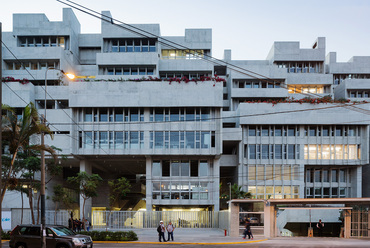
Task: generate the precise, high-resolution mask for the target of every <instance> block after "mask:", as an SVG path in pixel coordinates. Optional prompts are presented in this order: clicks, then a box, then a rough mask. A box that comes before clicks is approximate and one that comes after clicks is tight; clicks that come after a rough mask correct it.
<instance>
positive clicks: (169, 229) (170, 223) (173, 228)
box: [166, 221, 175, 241]
mask: <svg viewBox="0 0 370 248" xmlns="http://www.w3.org/2000/svg"><path fill="white" fill-rule="evenodd" d="M166 229H167V233H168V239H167V241H170V237H171V239H172V241H173V231H174V230H175V227H174V226H173V225H172V222H171V221H170V222H169V223H168V225H167V227H166Z"/></svg>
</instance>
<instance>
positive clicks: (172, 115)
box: [149, 108, 213, 122]
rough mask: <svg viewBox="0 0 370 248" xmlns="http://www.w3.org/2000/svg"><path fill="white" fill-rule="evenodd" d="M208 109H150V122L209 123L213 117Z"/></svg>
mask: <svg viewBox="0 0 370 248" xmlns="http://www.w3.org/2000/svg"><path fill="white" fill-rule="evenodd" d="M212 114H213V112H212V111H211V109H210V108H152V109H151V110H150V117H149V120H150V121H154V122H167V121H171V122H175V121H210V120H211V118H212V117H213V115H212Z"/></svg>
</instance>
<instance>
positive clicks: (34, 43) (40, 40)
mask: <svg viewBox="0 0 370 248" xmlns="http://www.w3.org/2000/svg"><path fill="white" fill-rule="evenodd" d="M18 40H19V43H18V44H19V46H20V47H50V46H51V47H62V48H64V49H69V47H68V42H69V37H68V36H34V37H27V36H18Z"/></svg>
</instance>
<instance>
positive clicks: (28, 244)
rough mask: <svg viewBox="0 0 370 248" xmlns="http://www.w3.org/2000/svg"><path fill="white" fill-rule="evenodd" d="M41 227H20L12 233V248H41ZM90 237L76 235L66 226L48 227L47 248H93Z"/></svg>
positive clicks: (10, 244)
mask: <svg viewBox="0 0 370 248" xmlns="http://www.w3.org/2000/svg"><path fill="white" fill-rule="evenodd" d="M40 246H41V237H40V226H39V225H18V226H16V227H15V228H14V229H13V231H12V232H11V233H10V241H9V247H10V248H39V247H40ZM92 247H93V241H92V239H91V237H90V236H86V235H81V234H76V233H75V232H73V231H72V230H70V229H68V228H67V227H65V226H52V225H46V248H92Z"/></svg>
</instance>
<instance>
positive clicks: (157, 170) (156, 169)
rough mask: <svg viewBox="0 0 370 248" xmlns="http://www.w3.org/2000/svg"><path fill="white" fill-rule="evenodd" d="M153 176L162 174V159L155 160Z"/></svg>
mask: <svg viewBox="0 0 370 248" xmlns="http://www.w3.org/2000/svg"><path fill="white" fill-rule="evenodd" d="M152 175H153V176H157V177H159V176H161V162H160V161H153V169H152Z"/></svg>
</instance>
